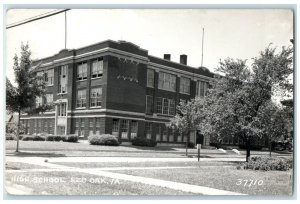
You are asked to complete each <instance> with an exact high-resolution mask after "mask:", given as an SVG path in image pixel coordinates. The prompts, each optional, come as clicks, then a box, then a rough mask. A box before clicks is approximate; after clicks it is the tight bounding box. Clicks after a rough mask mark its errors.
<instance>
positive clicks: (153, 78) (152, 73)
mask: <svg viewBox="0 0 300 204" xmlns="http://www.w3.org/2000/svg"><path fill="white" fill-rule="evenodd" d="M150 73H151V77H152V78H151V77H150ZM154 80H155V70H154V69H147V87H150V88H154Z"/></svg>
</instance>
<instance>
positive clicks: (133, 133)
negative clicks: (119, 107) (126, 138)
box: [130, 120, 138, 139]
mask: <svg viewBox="0 0 300 204" xmlns="http://www.w3.org/2000/svg"><path fill="white" fill-rule="evenodd" d="M137 127H138V123H137V121H135V120H133V121H131V127H130V130H131V133H130V138H131V139H133V138H135V137H136V135H137Z"/></svg>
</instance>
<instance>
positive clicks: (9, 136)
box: [5, 134, 17, 140]
mask: <svg viewBox="0 0 300 204" xmlns="http://www.w3.org/2000/svg"><path fill="white" fill-rule="evenodd" d="M5 139H6V140H17V138H16V136H15V135H14V134H6V135H5Z"/></svg>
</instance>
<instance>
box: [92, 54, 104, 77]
mask: <svg viewBox="0 0 300 204" xmlns="http://www.w3.org/2000/svg"><path fill="white" fill-rule="evenodd" d="M95 62H96V64H97V65H96V70H94V68H95V67H94V64H95ZM98 63H99V64H98ZM91 67H92V68H91V79H96V78H101V77H102V76H103V59H101V58H99V59H96V60H93V61H92V66H91Z"/></svg>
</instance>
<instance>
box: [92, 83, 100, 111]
mask: <svg viewBox="0 0 300 204" xmlns="http://www.w3.org/2000/svg"><path fill="white" fill-rule="evenodd" d="M90 99H91V107H97V106H101V101H102V88H101V87H100V88H93V89H91V97H90Z"/></svg>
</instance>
